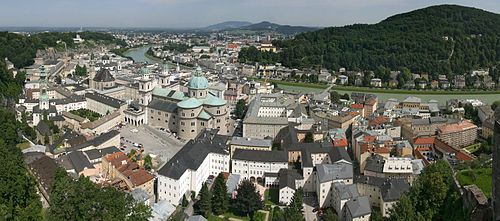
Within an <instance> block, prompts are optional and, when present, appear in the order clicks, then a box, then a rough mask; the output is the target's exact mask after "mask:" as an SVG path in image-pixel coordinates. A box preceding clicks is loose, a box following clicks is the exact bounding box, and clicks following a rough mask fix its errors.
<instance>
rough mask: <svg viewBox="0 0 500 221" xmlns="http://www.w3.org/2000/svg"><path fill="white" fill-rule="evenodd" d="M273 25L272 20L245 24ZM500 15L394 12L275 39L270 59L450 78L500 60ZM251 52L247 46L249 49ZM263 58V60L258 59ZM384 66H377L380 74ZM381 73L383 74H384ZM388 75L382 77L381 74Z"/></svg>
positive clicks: (451, 8) (464, 10)
mask: <svg viewBox="0 0 500 221" xmlns="http://www.w3.org/2000/svg"><path fill="white" fill-rule="evenodd" d="M252 27H257V28H263V27H268V29H276V28H278V29H279V27H276V26H274V25H272V24H270V23H259V24H255V25H251V26H247V27H245V28H252ZM499 42H500V15H499V14H495V13H492V12H488V11H484V10H481V9H477V8H471V7H463V6H458V5H438V6H431V7H427V8H423V9H418V10H415V11H411V12H407V13H403V14H398V15H394V16H392V17H389V18H387V19H385V20H383V21H381V22H379V23H377V24H355V25H348V26H344V27H329V28H324V29H321V30H317V31H313V32H306V33H302V34H298V35H296V36H295V38H294V39H291V40H284V41H277V42H275V44H276V45H277V46H278V47H280V48H282V52H280V53H279V54H278V56H274V57H272V58H273V59H271V60H270V61H268V62H280V63H281V64H283V65H285V66H288V67H292V68H307V67H317V66H321V67H325V68H328V69H332V70H338V69H339V68H340V67H345V68H347V69H349V70H373V71H376V70H384V68H387V69H390V70H401V68H402V67H406V68H408V69H410V70H411V71H413V72H415V73H423V72H426V73H429V74H430V76H431V78H432V79H436V78H437V76H438V75H439V74H446V75H448V76H449V77H451V76H453V75H455V74H463V73H465V72H468V71H471V70H474V69H478V68H491V67H494V66H497V65H499V64H500V44H499ZM250 52H251V51H250ZM257 53H260V54H255V53H246V51H242V52H241V53H240V58H239V59H240V61H243V62H255V61H257V62H261V61H260V60H263V59H265V58H266V59H268V60H269V58H268V57H269V56H268V57H266V56H264V53H261V52H257ZM261 63H262V62H261ZM383 72H384V71H376V73H381V75H383V74H384V73H386V72H384V73H383ZM381 78H386V76H385V75H384V76H382V77H381ZM384 80H386V79H384Z"/></svg>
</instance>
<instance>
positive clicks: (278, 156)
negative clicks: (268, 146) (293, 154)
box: [232, 149, 288, 162]
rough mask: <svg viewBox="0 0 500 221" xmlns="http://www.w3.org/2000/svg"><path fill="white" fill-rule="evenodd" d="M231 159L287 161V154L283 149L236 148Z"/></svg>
mask: <svg viewBox="0 0 500 221" xmlns="http://www.w3.org/2000/svg"><path fill="white" fill-rule="evenodd" d="M232 159H236V160H246V161H257V162H288V154H287V153H286V152H285V151H264V150H262V151H261V150H244V149H236V150H235V151H234V154H233V157H232Z"/></svg>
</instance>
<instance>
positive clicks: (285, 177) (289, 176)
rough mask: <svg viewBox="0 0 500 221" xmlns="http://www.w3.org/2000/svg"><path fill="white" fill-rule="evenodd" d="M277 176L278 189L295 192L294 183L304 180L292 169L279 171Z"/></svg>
mask: <svg viewBox="0 0 500 221" xmlns="http://www.w3.org/2000/svg"><path fill="white" fill-rule="evenodd" d="M278 174H279V175H278V177H279V188H280V189H282V188H285V187H290V188H292V189H294V190H295V189H297V187H296V186H295V181H296V180H302V179H304V177H303V176H302V175H301V174H300V173H299V171H298V170H293V169H280V170H279V172H278Z"/></svg>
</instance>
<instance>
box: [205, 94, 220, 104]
mask: <svg viewBox="0 0 500 221" xmlns="http://www.w3.org/2000/svg"><path fill="white" fill-rule="evenodd" d="M203 104H206V105H210V106H222V105H226V100H224V99H221V98H218V97H216V96H213V95H212V94H210V93H208V94H207V97H206V98H205V99H203Z"/></svg>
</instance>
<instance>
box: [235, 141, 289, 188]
mask: <svg viewBox="0 0 500 221" xmlns="http://www.w3.org/2000/svg"><path fill="white" fill-rule="evenodd" d="M287 168H288V157H287V154H286V152H284V151H262V150H246V149H236V150H235V151H234V153H233V156H232V158H231V173H233V174H239V175H240V176H241V178H242V179H250V180H251V181H258V182H260V183H263V182H262V181H263V180H264V174H265V173H278V171H279V170H280V169H287Z"/></svg>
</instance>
